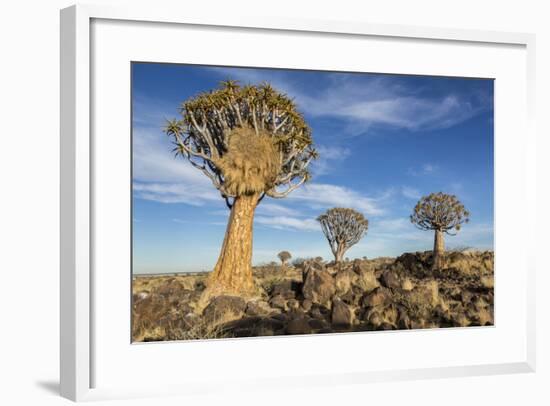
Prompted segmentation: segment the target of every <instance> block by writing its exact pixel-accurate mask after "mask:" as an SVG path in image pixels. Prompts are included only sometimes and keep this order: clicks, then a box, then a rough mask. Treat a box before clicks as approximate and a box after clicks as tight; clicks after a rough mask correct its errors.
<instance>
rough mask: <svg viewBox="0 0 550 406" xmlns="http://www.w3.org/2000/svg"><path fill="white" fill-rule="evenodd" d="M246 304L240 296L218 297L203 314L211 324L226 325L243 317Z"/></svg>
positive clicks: (213, 299)
mask: <svg viewBox="0 0 550 406" xmlns="http://www.w3.org/2000/svg"><path fill="white" fill-rule="evenodd" d="M245 308H246V302H245V301H244V299H243V298H240V297H238V296H226V295H223V296H216V297H214V298H212V300H211V301H210V303H208V306H206V307H205V309H204V310H203V312H202V315H203V317H204V319H205V320H206V321H208V322H210V323H215V324H219V323H225V322H228V321H231V320H236V319H239V318H241V317H242V316H243V314H244V311H245Z"/></svg>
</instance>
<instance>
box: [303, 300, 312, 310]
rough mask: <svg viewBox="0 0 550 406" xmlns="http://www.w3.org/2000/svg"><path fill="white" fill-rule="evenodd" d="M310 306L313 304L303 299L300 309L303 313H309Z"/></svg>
mask: <svg viewBox="0 0 550 406" xmlns="http://www.w3.org/2000/svg"><path fill="white" fill-rule="evenodd" d="M312 305H313V303H312V302H311V300H309V299H305V300H304V301H303V302H302V309H304V311H306V312H309V311H310V310H311V306H312Z"/></svg>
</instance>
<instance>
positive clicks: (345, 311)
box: [331, 297, 353, 327]
mask: <svg viewBox="0 0 550 406" xmlns="http://www.w3.org/2000/svg"><path fill="white" fill-rule="evenodd" d="M331 321H332V325H333V326H337V327H349V326H351V325H352V324H353V312H352V310H351V308H350V307H349V306H348V305H347V304H345V303H344V302H343V301H342V300H340V298H338V297H335V298H334V300H333V301H332V316H331Z"/></svg>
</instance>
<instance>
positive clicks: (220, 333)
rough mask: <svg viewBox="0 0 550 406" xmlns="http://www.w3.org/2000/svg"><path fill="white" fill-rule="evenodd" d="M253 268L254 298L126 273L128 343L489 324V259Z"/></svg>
mask: <svg viewBox="0 0 550 406" xmlns="http://www.w3.org/2000/svg"><path fill="white" fill-rule="evenodd" d="M431 260H432V258H431V252H417V253H407V254H403V255H401V256H400V257H398V258H377V259H373V260H368V259H357V260H354V261H346V262H344V263H341V264H338V265H335V264H333V263H324V262H323V261H321V260H320V259H317V260H307V261H304V262H303V263H302V264H300V265H298V266H287V267H279V266H268V267H258V268H254V277H255V282H256V284H257V286H258V296H257V297H256V298H254V299H251V300H248V301H247V300H245V299H243V298H240V297H236V296H219V297H215V298H213V299H212V300H211V301H210V303H209V304H208V305H207V306H206V307H205V308H204V309H203V310H202V311H199V310H198V306H197V303H198V300H199V298H200V295H201V292H202V290H203V289H204V281H205V279H206V275H207V274H193V275H174V276H136V277H134V282H133V308H132V312H133V322H132V335H133V340H134V341H162V340H186V339H210V338H224V337H250V336H271V335H286V334H310V333H334V332H349V331H371V330H396V329H419V328H437V327H466V326H487V325H493V323H494V319H493V315H494V309H493V303H494V292H493V281H494V278H493V265H494V256H493V252H490V251H486V252H478V251H473V252H452V253H449V254H448V255H447V258H446V260H445V263H446V266H445V267H444V269H441V270H439V271H434V272H432V271H431V270H430V268H431Z"/></svg>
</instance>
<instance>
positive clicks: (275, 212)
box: [256, 200, 300, 216]
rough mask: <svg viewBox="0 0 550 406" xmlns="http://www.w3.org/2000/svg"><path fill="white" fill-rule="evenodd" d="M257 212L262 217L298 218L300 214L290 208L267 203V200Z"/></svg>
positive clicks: (259, 206)
mask: <svg viewBox="0 0 550 406" xmlns="http://www.w3.org/2000/svg"><path fill="white" fill-rule="evenodd" d="M256 212H257V213H258V214H260V215H269V216H298V215H299V214H300V213H299V212H298V211H297V210H295V209H291V208H289V207H286V206H283V205H280V204H277V203H270V202H266V201H265V200H264V201H263V202H262V203H261V204H260V205H258V208H257V209H256Z"/></svg>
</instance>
